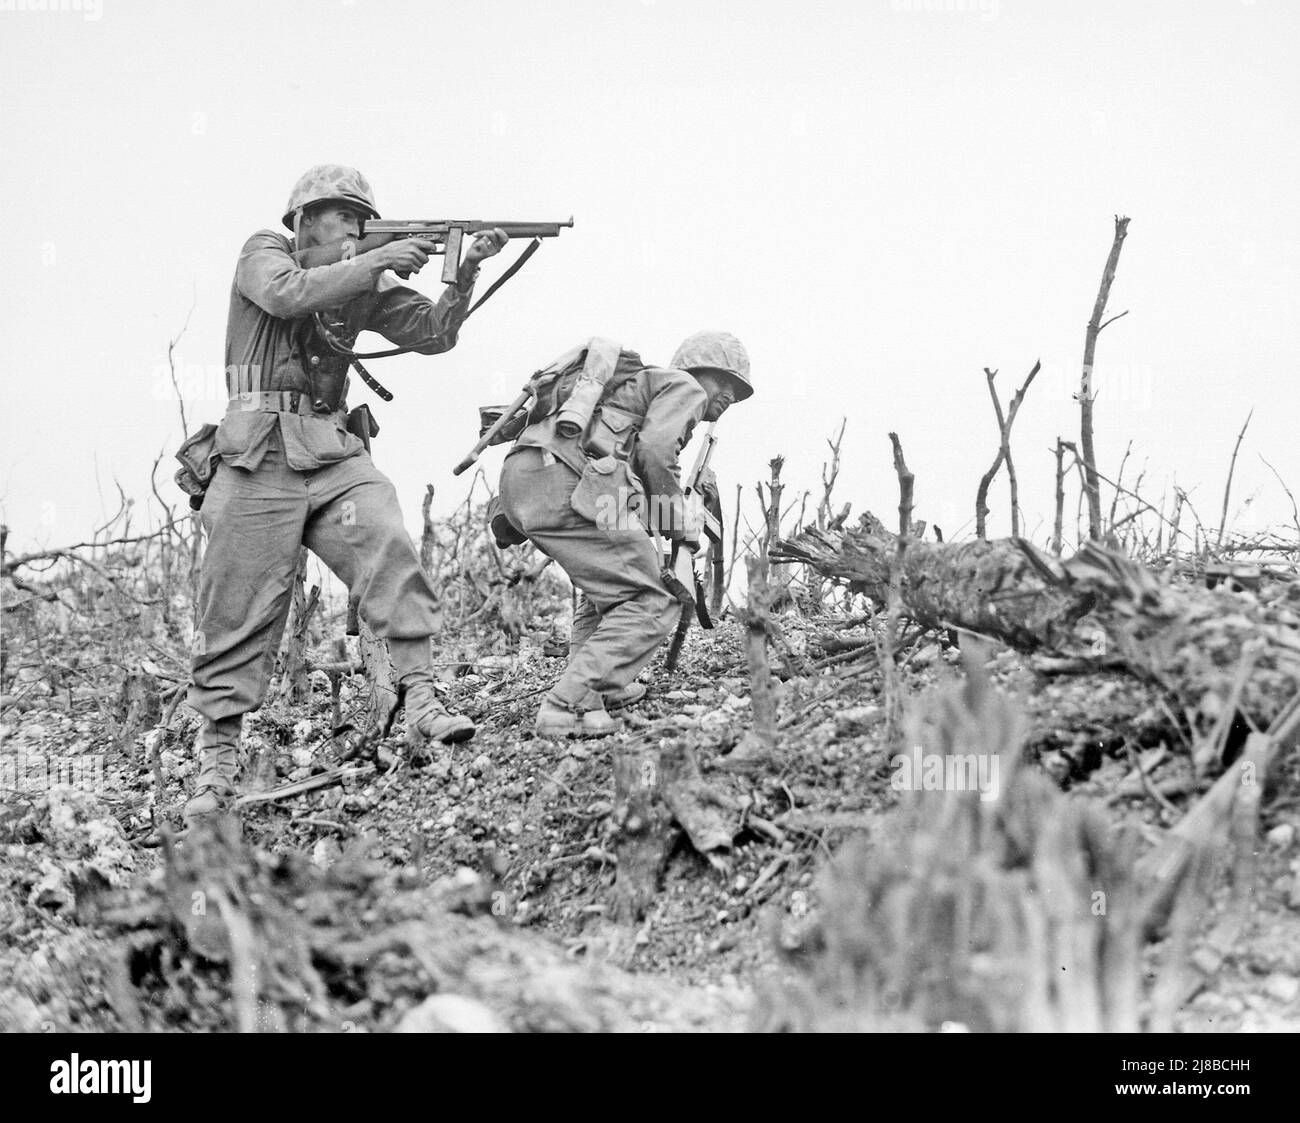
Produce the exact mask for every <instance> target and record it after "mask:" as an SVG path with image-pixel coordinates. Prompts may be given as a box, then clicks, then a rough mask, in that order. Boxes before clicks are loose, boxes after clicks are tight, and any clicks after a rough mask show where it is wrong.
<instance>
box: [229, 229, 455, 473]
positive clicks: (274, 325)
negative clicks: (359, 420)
mask: <svg viewBox="0 0 1300 1123" xmlns="http://www.w3.org/2000/svg"><path fill="white" fill-rule="evenodd" d="M294 249H295V247H294V243H293V240H292V239H290V238H286V237H285V236H284V235H283V234H279V233H276V232H275V231H274V230H259V231H258V232H257V233H256V234H254V235H253V236H252V237H251V238H249V239H248V241H247V242H246V243H245V244H244V248H243V250H242V251H241V252H240V255H239V264H238V266H237V267H236V269H235V279H234V283H233V284H232V285H231V289H230V315H229V318H228V320H227V323H226V382H227V390H228V392H229V394H230V405H229V407H228V409H227V412H226V416H225V418H224V419H223V420H222V422H221V425H220V426H219V427H218V429H217V436H216V451H217V452H218V453H219V454H220V455H221V458H222V459H223V460H224V461H225V462H226V463H227V464H231V465H233V466H235V467H237V468H250V469H251V468H256V467H257V465H258V464H259V463H261V460H262V457H263V456H264V455H265V453H266V448H267V443H268V441H269V440H270V437H271V433H272V432H273V430H274V429H275V428H276V427H277V426H278V427H279V430H280V438H281V441H282V443H283V446H284V450H285V457H286V460H287V462H288V464H289V466H290V467H291V468H294V469H297V470H299V471H312V470H314V469H317V468H320V467H322V466H324V465H325V464H330V463H333V462H335V461H338V460H344V459H346V458H347V457H349V456H355V455H356V454H357V453H359V452H360V451H362V447H363V446H362V444H361V441H360V440H358V439H357V438H356V437H355V436H353V435H352V434H351V433H349V432H348V431H347V430H346V428H345V427H344V414H343V411H342V410H340V411H339V412H337V413H334V414H324V415H313V414H306V415H304V414H301V413H297V412H287V411H280V410H278V409H276V408H274V407H271V408H267V407H266V406H265V405H264V401H265V400H264V399H262V398H261V397H260V396H259V392H260V391H287V390H298V391H302V392H303V393H304V394H305V393H306V391H307V389H308V387H307V377H306V375H305V373H304V372H303V367H302V360H301V357H300V355H299V351H298V343H297V337H298V332H299V330H300V328H301V322H302V318H303V317H306V316H310V315H311V314H313V313H315V312H325V311H338V310H341V311H342V315H343V318H344V319H345V320H346V322H347V325H348V330H349V332H350V333H356V332H359V331H362V330H366V331H375V332H378V333H379V334H380V335H382V336H384V337H385V338H386V339H388V340H391V341H392V342H393V343H395V344H397V345H398V346H401V347H412V348H414V350H416V351H418V352H419V353H420V354H422V355H435V354H438V353H439V352H441V351H449V350H450V349H451V348H452V347H454V346H455V345H456V337H457V333H458V332H459V331H460V325H461V324H462V323H463V322H464V320H465V317H466V315H467V314H468V312H469V308H470V295H471V293H472V292H473V283H472V280H471V283H470V284H469V286H468V288H466V289H461V288H459V287H458V286H457V285H448V286H447V287H446V289H444V291H443V293H442V295H441V297H439V299H438V300H437V301H433V300H430V299H429V298H428V297H427V296H424V295H423V294H422V293H419V292H416V291H415V290H414V289H410V288H407V287H406V286H404V285H401V284H399V283H398V281H397V280H396V279H395V278H394V277H393V276H392V275H391V274H389V273H384V274H381V275H380V277H379V278H378V280H377V281H376V279H375V278H374V277H373V275H372V274H371V273H370V271H369V269H368V268H367V267H366V266H365V265H364V262H363V259H353V260H349V261H339V262H336V263H335V264H333V265H323V266H319V267H317V268H314V269H303V268H300V267H299V266H298V264H297V262H296V261H295V260H294V258H293V253H294Z"/></svg>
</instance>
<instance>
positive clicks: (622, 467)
mask: <svg viewBox="0 0 1300 1123" xmlns="http://www.w3.org/2000/svg"><path fill="white" fill-rule="evenodd" d="M569 506H570V507H572V508H573V510H574V511H576V512H577V513H578V514H579V515H581V516H582V517H583V518H584V519H590V520H591V521H592V522H594V523H595V524H596V526H597V527H599V528H600V529H601V530H603V531H606V532H608V533H611V534H613V533H616V532H618V531H626V530H629V529H630V528H632V526H633V525H634V524H635V525H636V526H637V528H638V530H639V529H640V526H641V524H640V517H641V515H640V513H641V510H642V508H643V506H644V497H643V495H642V492H641V487H640V484H639V482H638V481H637V480H636V479H635V477H634V476H633V475H632V472H631V470H630V469H629V468H628V465H627V461H626V460H620V459H619V458H618V457H617V456H600V457H597V458H595V459H593V460H588V461H587V464H586V467H585V468H584V469H583V472H582V477H581V478H580V479H579V480H578V486H577V487H575V488H574V489H573V494H572V495H571V496H570V497H569Z"/></svg>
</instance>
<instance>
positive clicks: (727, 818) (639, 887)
mask: <svg viewBox="0 0 1300 1123" xmlns="http://www.w3.org/2000/svg"><path fill="white" fill-rule="evenodd" d="M614 822H615V824H616V826H617V835H616V837H615V840H614V852H615V854H616V855H617V856H618V875H617V878H616V879H615V882H614V917H615V919H616V920H617V921H619V922H620V923H623V924H634V923H636V922H637V921H639V920H640V919H641V918H642V917H643V916H644V915H645V912H646V909H647V908H648V907H649V906H650V903H651V901H653V900H654V897H655V894H656V893H657V892H658V890H659V879H660V875H661V874H662V873H663V870H664V867H665V866H666V865H667V864H668V856H669V854H670V853H671V852H672V849H673V845H674V843H675V841H676V837H677V830H678V828H680V829H681V831H683V832H684V833H685V835H686V837H687V838H688V839H689V840H690V843H691V845H692V846H693V847H694V848H695V850H696V852H697V853H699V854H700V855H702V856H703V857H704V859H705V860H706V861H708V862H709V864H710V865H712V866H713V867H714V868H715V869H722V868H725V867H724V859H723V857H722V855H724V854H725V853H727V852H728V851H729V850H730V849H731V843H732V840H733V839H734V838H735V836H736V833H737V832H738V831H739V829H740V824H741V810H740V807H739V805H738V804H736V802H735V801H734V800H732V799H731V798H729V797H728V796H727V795H725V794H724V793H722V792H720V791H717V790H716V789H714V788H712V787H710V786H709V784H708V783H706V782H705V780H704V778H703V777H702V776H701V775H700V766H699V763H698V762H697V761H696V758H695V754H694V752H693V751H692V750H691V747H690V745H689V744H688V743H687V741H686V740H684V739H681V738H678V739H675V740H671V741H666V742H664V743H662V744H661V745H658V746H656V745H652V744H645V743H643V744H640V745H631V746H628V747H627V748H625V749H623V750H622V751H620V752H617V753H615V755H614Z"/></svg>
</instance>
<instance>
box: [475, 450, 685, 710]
mask: <svg viewBox="0 0 1300 1123" xmlns="http://www.w3.org/2000/svg"><path fill="white" fill-rule="evenodd" d="M578 479H579V476H578V473H577V472H575V471H574V470H573V469H572V468H570V467H569V466H568V465H567V464H565V463H564V462H563V461H562V460H557V459H555V458H554V457H552V456H550V455H549V454H547V453H545V452H544V451H543V450H542V449H539V448H522V449H519V450H518V451H516V452H512V453H511V454H510V456H509V457H507V459H506V463H505V467H504V468H503V469H502V471H501V507H502V510H503V511H504V512H505V514H506V517H507V518H509V519H510V521H511V522H512V523H514V525H515V526H516V527H518V528H519V530H521V531H522V532H523V533H524V534H526V535H528V537H529V539H530V540H531V541H532V543H533V545H535V546H536V547H537V548H538V549H539V550H541V552H542V553H544V554H546V555H547V556H548V557H551V558H554V559H555V561H557V562H558V563H559V565H560V567H561V568H562V569H563V570H564V571H565V573H567V574H568V575H569V579H570V580H571V581H572V582H573V584H574V585H575V586H576V587H577V588H578V589H579V590H581V592H582V594H583V597H584V599H585V601H586V602H587V607H585V608H582V609H581V610H580V613H579V617H578V619H577V620H576V621H575V628H576V629H579V630H580V631H581V632H584V633H586V634H585V635H584V636H583V637H582V640H581V642H580V643H579V644H578V645H577V647H576V650H573V649H571V654H570V657H569V662H568V665H567V666H566V667H565V669H564V673H563V674H562V675H561V676H560V679H559V681H558V682H556V684H555V685H554V686H553V687H552V688H551V697H552V699H553V700H554V701H556V702H558V703H559V704H560V705H562V706H565V707H566V708H568V709H571V710H588V709H595V708H597V707H599V706H601V705H602V702H601V700H600V697H599V696H600V695H601V694H605V693H608V692H610V691H614V690H618V689H619V688H621V687H624V686H626V685H627V684H628V683H630V682H631V681H632V680H633V679H634V678H636V676H637V674H638V673H639V672H640V671H641V669H642V668H643V667H644V666H645V665H646V664H647V663H648V662H649V661H650V658H651V656H653V655H654V652H655V648H657V647H658V646H659V644H660V643H661V642H662V641H663V640H664V638H665V637H666V636H667V635H668V634H669V633H670V632H671V631H672V630H673V626H674V625H675V624H676V622H677V617H678V608H679V606H678V604H677V601H676V599H675V598H674V597H673V596H671V595H670V594H669V592H668V590H667V589H665V588H664V586H663V582H662V581H660V579H659V569H660V563H659V555H658V551H657V550H656V549H655V546H654V542H653V541H652V540H651V538H650V535H649V533H648V532H647V531H646V530H645V528H644V527H643V526H641V524H640V523H639V522H637V521H636V520H635V519H629V520H621V521H624V522H626V524H627V525H621V526H619V527H616V528H613V529H606V528H604V527H600V526H597V525H596V523H594V522H593V521H592V520H591V519H588V518H584V517H583V516H582V515H580V514H578V512H576V511H575V510H573V508H572V506H570V502H569V501H570V497H571V496H572V495H573V489H574V488H575V487H576V486H577V484H578Z"/></svg>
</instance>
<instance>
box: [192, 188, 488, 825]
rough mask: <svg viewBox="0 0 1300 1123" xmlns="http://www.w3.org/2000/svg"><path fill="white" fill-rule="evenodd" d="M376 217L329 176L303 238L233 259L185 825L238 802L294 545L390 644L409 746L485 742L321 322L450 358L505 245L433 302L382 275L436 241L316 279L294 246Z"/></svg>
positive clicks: (311, 201)
mask: <svg viewBox="0 0 1300 1123" xmlns="http://www.w3.org/2000/svg"><path fill="white" fill-rule="evenodd" d="M378 217H379V212H378V211H377V210H376V209H375V201H374V197H373V195H372V194H371V190H370V185H369V183H367V182H366V179H365V178H364V177H363V176H362V175H361V173H360V172H358V171H356V170H354V169H352V168H345V167H340V166H338V165H322V166H320V167H315V168H312V169H311V170H310V171H308V172H307V173H306V174H305V175H304V176H303V177H302V179H300V180H299V182H298V184H297V185H296V186H295V187H294V189H293V193H292V195H291V196H290V198H289V203H288V206H287V207H286V208H285V213H284V218H283V222H284V225H285V226H286V227H288V228H289V230H291V231H292V232H293V234H294V237H293V239H292V240H290V239H289V238H286V237H285V236H284V235H283V234H277V233H275V232H274V231H271V230H261V231H259V232H258V233H256V234H254V235H253V236H252V237H251V238H249V240H248V241H247V242H246V243H245V245H244V248H243V250H242V251H241V253H240V256H239V264H238V266H237V267H236V270H235V279H234V284H233V286H232V288H231V293H230V316H229V321H228V323H227V328H226V372H227V379H228V381H229V382H230V385H229V386H228V390H229V393H230V396H231V400H230V404H229V407H228V409H227V412H226V415H225V417H224V419H223V420H222V422H221V424H220V426H219V427H218V428H216V430H215V434H212V433H211V430H212V427H211V426H208V427H206V428H207V430H208V431H209V436H208V442H209V446H208V447H205V448H198V449H196V448H193V447H191V448H189V449H188V450H182V460H183V462H185V463H187V464H190V463H194V462H195V461H196V459H198V458H200V457H201V458H202V460H203V461H204V462H205V463H208V464H215V470H214V472H213V474H212V476H211V482H210V484H209V486H208V488H207V491H206V494H205V495H204V497H203V499H202V507H201V510H202V519H203V526H204V529H205V531H206V532H207V540H208V541H207V550H206V553H205V556H204V559H203V568H202V573H201V575H200V582H199V592H198V629H197V633H196V635H195V643H194V651H193V657H192V675H193V685H192V686H191V688H190V692H189V702H190V705H191V706H193V707H194V709H195V710H197V711H198V712H199V713H200V714H201V715H202V717H203V719H204V720H203V728H202V731H201V732H200V734H199V741H198V751H199V774H198V780H197V782H196V785H195V791H194V796H193V798H192V799H191V800H190V801H189V803H188V804H186V807H185V812H184V814H185V818H186V820H187V822H193V821H194V820H195V819H198V818H202V817H205V816H207V815H211V814H213V813H215V812H218V811H220V810H223V809H224V808H225V807H226V806H227V805H228V802H229V800H230V797H231V796H232V795H233V789H234V781H235V774H236V768H237V760H238V745H239V736H240V729H241V722H242V719H243V715H244V714H245V713H247V712H249V711H250V710H254V709H256V708H257V707H258V706H260V705H261V704H262V701H263V700H264V699H265V697H266V691H267V686H268V684H269V681H270V676H271V670H272V666H273V661H274V658H275V654H276V651H277V649H278V647H279V643H280V638H281V635H282V633H283V631H284V627H285V622H286V618H287V615H288V611H289V605H290V603H291V594H292V583H293V577H294V571H295V568H296V559H297V556H298V550H299V547H300V546H306V547H307V548H308V549H310V550H311V551H312V552H313V553H315V554H316V555H317V556H318V557H319V558H320V559H321V560H322V561H323V562H324V563H325V564H326V565H327V566H329V568H330V569H331V570H332V571H333V572H334V573H335V574H337V575H338V577H339V578H340V579H342V581H344V582H345V583H346V585H347V586H348V589H349V590H350V591H351V595H352V596H353V597H354V598H356V599H357V600H358V609H359V612H360V615H361V616H362V618H363V619H365V620H366V621H367V623H368V624H369V625H370V627H371V628H372V629H373V630H374V632H375V634H376V635H378V636H380V637H382V638H383V639H385V640H387V642H388V648H389V651H390V653H391V656H392V662H393V669H394V673H395V677H396V678H397V680H398V683H399V687H401V688H404V690H405V699H406V724H407V735H408V738H409V739H411V740H413V741H415V742H417V743H418V742H419V741H420V740H423V739H431V740H438V741H460V740H465V739H467V738H469V737H471V736H473V733H474V725H473V723H472V722H470V721H469V719H468V718H465V717H463V716H458V715H455V714H451V713H448V712H447V710H446V709H445V708H444V706H443V705H442V703H441V702H440V701H439V700H438V698H437V696H436V695H435V693H434V688H433V668H432V658H433V656H432V650H431V648H430V638H431V636H432V635H433V634H434V633H435V632H436V631H437V630H438V627H439V608H438V598H437V595H436V593H435V591H434V589H433V586H432V585H431V583H430V581H429V579H428V577H427V576H426V575H425V573H424V571H423V570H422V569H421V568H420V563H419V557H418V556H417V554H416V552H415V549H414V547H413V546H412V544H411V540H410V537H409V536H408V534H407V532H406V528H405V526H404V525H403V521H402V512H401V510H400V508H399V507H398V503H397V493H396V491H395V490H394V488H393V485H392V484H391V483H390V482H389V480H388V478H387V477H386V476H385V475H384V474H383V473H382V472H380V471H379V470H378V469H377V468H376V467H375V465H374V463H373V462H372V461H371V459H370V455H369V453H368V452H367V450H366V448H365V447H364V445H363V442H362V440H361V439H360V437H359V436H358V435H354V434H353V433H352V432H350V431H349V430H348V427H347V423H346V406H345V404H344V400H343V399H344V396H345V392H346V377H345V376H346V360H343V362H342V365H341V366H340V364H339V362H337V361H336V357H334V356H331V355H330V354H329V352H328V350H325V352H324V356H322V353H321V352H322V350H323V348H321V347H320V345H319V341H318V339H317V337H316V335H315V334H314V332H313V327H314V321H313V319H312V317H313V314H314V313H317V312H327V313H329V314H330V318H331V321H332V322H334V323H335V324H345V325H346V326H347V330H348V332H349V334H350V335H351V336H352V337H355V334H356V332H358V331H361V330H371V331H377V332H379V333H380V334H381V335H384V336H385V337H387V338H388V339H390V340H391V341H392V342H394V343H396V344H398V345H399V346H409V347H412V348H413V349H414V350H416V351H418V352H420V353H421V354H426V355H432V354H437V353H438V352H441V351H447V350H450V349H451V348H452V347H454V346H455V344H456V335H457V332H458V330H459V329H460V325H461V323H462V322H463V320H464V319H465V315H466V313H467V311H468V309H469V306H470V294H471V292H472V290H473V287H474V281H475V278H476V276H477V274H478V263H479V262H480V261H482V260H483V259H484V258H486V257H490V256H492V255H493V254H495V253H497V252H498V251H499V250H500V248H501V247H502V245H504V244H505V241H506V236H505V234H504V233H502V232H501V231H499V230H494V231H493V232H492V233H491V234H490V235H485V236H482V237H480V238H478V239H477V240H476V241H475V242H474V244H473V245H472V246H471V247H470V249H469V250H468V251H467V253H466V255H465V259H464V262H463V264H462V266H461V271H460V275H459V276H458V278H457V281H456V283H454V284H452V285H449V286H448V287H447V288H446V289H445V290H444V291H443V293H442V295H441V297H440V298H439V299H438V300H437V301H434V300H430V299H429V298H428V297H425V296H423V295H421V294H420V293H418V292H416V291H414V290H413V289H409V288H406V287H404V286H402V285H400V284H398V283H397V281H396V280H395V279H394V278H393V277H391V276H389V273H388V271H389V270H394V271H396V272H397V273H399V274H401V275H402V276H409V275H410V274H412V273H416V272H419V270H420V268H421V267H422V266H424V265H425V263H426V262H427V261H428V260H429V256H430V253H431V252H432V251H433V250H434V248H435V247H434V245H433V244H432V243H428V242H420V241H419V240H416V239H411V240H405V241H395V242H390V243H389V244H387V245H385V246H381V247H380V248H378V249H375V250H372V251H370V252H368V253H362V254H359V255H356V256H354V257H351V258H350V259H345V260H341V261H337V262H336V263H334V264H330V265H323V266H319V267H317V268H312V269H304V268H301V267H300V266H299V264H298V262H297V260H296V259H295V256H294V254H295V252H296V251H299V250H303V249H307V248H309V247H312V246H317V245H324V244H327V243H331V242H339V241H340V240H342V239H345V238H350V239H356V238H358V237H360V235H361V234H362V232H363V226H364V223H365V221H366V219H369V218H378ZM322 370H329V371H330V377H329V378H328V379H325V378H323V377H321V375H320V372H321V371H322ZM187 451H188V454H189V455H188V458H187V457H186V456H185V455H184V454H185V453H186V452H187Z"/></svg>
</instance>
